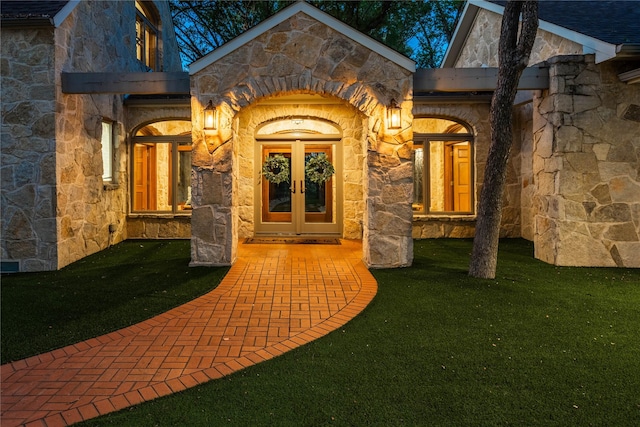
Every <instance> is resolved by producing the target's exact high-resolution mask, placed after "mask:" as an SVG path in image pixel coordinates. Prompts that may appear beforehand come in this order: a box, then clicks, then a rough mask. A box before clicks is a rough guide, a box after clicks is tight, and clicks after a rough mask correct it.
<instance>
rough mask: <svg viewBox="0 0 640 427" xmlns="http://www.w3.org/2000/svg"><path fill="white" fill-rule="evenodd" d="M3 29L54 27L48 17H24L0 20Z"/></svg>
mask: <svg viewBox="0 0 640 427" xmlns="http://www.w3.org/2000/svg"><path fill="white" fill-rule="evenodd" d="M1 22H2V24H1V26H2V27H3V28H26V27H28V28H42V27H54V26H55V24H54V23H53V19H52V18H49V17H42V16H39V17H37V18H36V17H24V18H16V17H12V18H2V21H1Z"/></svg>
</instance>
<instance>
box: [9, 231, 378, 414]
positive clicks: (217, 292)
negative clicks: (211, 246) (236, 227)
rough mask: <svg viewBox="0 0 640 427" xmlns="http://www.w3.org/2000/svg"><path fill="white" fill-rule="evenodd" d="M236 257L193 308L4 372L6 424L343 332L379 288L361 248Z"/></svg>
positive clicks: (267, 251)
mask: <svg viewBox="0 0 640 427" xmlns="http://www.w3.org/2000/svg"><path fill="white" fill-rule="evenodd" d="M238 253H239V257H238V261H237V262H236V264H235V265H234V266H233V267H232V268H231V269H230V271H229V273H228V274H227V276H226V277H225V278H224V279H223V281H222V283H221V284H220V285H219V286H218V287H217V288H216V289H214V290H213V291H211V292H210V293H208V294H206V295H204V296H202V297H200V298H198V299H196V300H194V301H191V302H189V303H187V304H185V305H182V306H180V307H177V308H175V309H173V310H171V311H169V312H167V313H164V314H162V315H159V316H156V317H154V318H152V319H149V320H147V321H145V322H142V323H139V324H137V325H133V326H131V327H128V328H126V329H122V330H119V331H116V332H112V333H110V334H108V335H104V336H101V337H97V338H93V339H90V340H88V341H84V342H81V343H78V344H75V345H72V346H68V347H65V348H62V349H58V350H55V351H52V352H50V353H45V354H41V355H38V356H34V357H31V358H29V359H25V360H20V361H17V362H14V363H10V364H6V365H2V367H1V369H2V371H1V375H2V378H1V379H2V389H1V392H2V393H1V399H2V400H1V405H2V412H1V418H0V421H1V424H2V426H3V427H10V426H15V425H27V426H60V425H70V424H73V423H75V422H79V421H82V420H86V419H89V418H93V417H97V416H99V415H103V414H107V413H109V412H113V411H117V410H120V409H123V408H126V407H128V406H131V405H135V404H137V403H140V402H144V401H147V400H152V399H155V398H157V397H160V396H165V395H168V394H171V393H175V392H178V391H180V390H184V389H186V388H189V387H193V386H195V385H197V384H201V383H204V382H206V381H209V380H212V379H216V378H220V377H223V376H225V375H228V374H230V373H232V372H235V371H238V370H240V369H243V368H245V367H247V366H250V365H254V364H256V363H260V362H262V361H265V360H268V359H271V358H272V357H275V356H278V355H280V354H282V353H284V352H286V351H289V350H291V349H293V348H296V347H299V346H301V345H303V344H306V343H308V342H309V341H312V340H314V339H316V338H319V337H321V336H323V335H326V334H328V333H329V332H331V331H333V330H335V329H337V328H339V327H340V326H342V325H344V324H345V323H347V322H348V321H349V320H351V319H352V318H353V317H355V316H356V315H357V314H358V313H360V312H361V311H362V310H363V309H364V308H365V307H366V306H367V304H369V302H370V301H371V300H372V299H373V297H374V296H375V294H376V291H377V284H376V281H375V279H374V278H373V276H372V275H371V274H370V273H369V271H368V270H367V269H366V267H365V266H364V264H363V263H362V261H361V257H362V246H361V243H360V242H354V241H347V240H343V241H342V245H339V246H338V245H246V244H240V245H239V246H238Z"/></svg>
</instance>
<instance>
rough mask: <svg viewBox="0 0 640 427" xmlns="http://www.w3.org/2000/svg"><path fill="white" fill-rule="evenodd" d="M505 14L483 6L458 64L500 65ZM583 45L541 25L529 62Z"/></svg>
mask: <svg viewBox="0 0 640 427" xmlns="http://www.w3.org/2000/svg"><path fill="white" fill-rule="evenodd" d="M501 25H502V15H499V14H497V13H495V12H491V11H488V10H485V9H480V10H479V11H478V14H477V15H476V18H475V20H474V22H473V26H472V28H471V31H470V32H469V35H468V37H467V39H466V40H465V44H464V47H463V48H462V49H461V51H460V55H459V57H458V58H457V60H456V63H455V67H461V68H469V67H497V66H498V42H499V41H500V27H501ZM581 53H582V45H581V44H579V43H576V42H573V41H571V40H567V39H565V38H563V37H560V36H558V35H556V34H553V33H550V32H548V31H545V30H541V29H538V33H537V34H536V40H535V42H534V44H533V49H532V50H531V55H530V56H529V64H530V65H533V64H538V63H540V62H543V61H544V60H546V59H547V58H550V57H552V56H555V55H572V54H581Z"/></svg>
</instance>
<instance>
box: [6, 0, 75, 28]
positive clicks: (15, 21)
mask: <svg viewBox="0 0 640 427" xmlns="http://www.w3.org/2000/svg"><path fill="white" fill-rule="evenodd" d="M78 3H80V0H72V1H68V0H65V1H55V0H54V1H15V0H12V1H6V0H5V1H3V2H2V3H1V4H0V19H2V24H3V25H21V26H25V25H47V24H48V25H53V26H54V27H58V26H59V25H60V24H61V23H62V22H63V21H64V20H65V19H66V18H67V16H69V14H70V13H71V11H73V9H74V8H75V7H76V5H77V4H78Z"/></svg>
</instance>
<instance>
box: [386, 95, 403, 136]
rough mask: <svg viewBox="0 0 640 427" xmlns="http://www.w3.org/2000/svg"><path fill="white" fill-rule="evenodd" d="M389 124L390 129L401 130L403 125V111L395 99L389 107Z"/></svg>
mask: <svg viewBox="0 0 640 427" xmlns="http://www.w3.org/2000/svg"><path fill="white" fill-rule="evenodd" d="M387 124H388V128H389V129H400V126H401V124H402V109H401V108H400V106H399V105H398V103H397V102H396V100H395V99H392V100H391V102H390V103H389V106H388V107H387Z"/></svg>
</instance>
